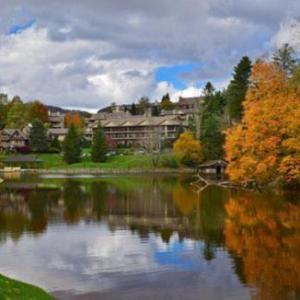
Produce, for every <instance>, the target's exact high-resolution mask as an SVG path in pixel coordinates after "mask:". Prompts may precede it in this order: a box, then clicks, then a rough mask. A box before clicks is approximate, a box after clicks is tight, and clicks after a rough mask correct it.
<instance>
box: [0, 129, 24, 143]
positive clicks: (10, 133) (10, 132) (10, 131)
mask: <svg viewBox="0 0 300 300" xmlns="http://www.w3.org/2000/svg"><path fill="white" fill-rule="evenodd" d="M16 132H17V133H18V134H19V135H20V136H21V137H22V138H23V139H24V140H27V139H28V137H27V135H26V134H25V133H24V132H22V130H21V129H15V128H5V129H3V130H1V132H0V134H1V136H2V138H1V139H2V140H4V139H3V136H5V135H6V136H7V139H10V138H11V137H12V136H13V135H14V134H15V133H16Z"/></svg>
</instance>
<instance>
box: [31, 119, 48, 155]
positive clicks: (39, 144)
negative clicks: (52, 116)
mask: <svg viewBox="0 0 300 300" xmlns="http://www.w3.org/2000/svg"><path fill="white" fill-rule="evenodd" d="M31 125H32V127H31V128H30V133H29V145H30V147H31V149H32V151H34V152H46V151H47V150H48V141H47V131H46V128H45V126H44V124H43V122H42V121H41V120H39V119H34V120H33V121H32V124H31Z"/></svg>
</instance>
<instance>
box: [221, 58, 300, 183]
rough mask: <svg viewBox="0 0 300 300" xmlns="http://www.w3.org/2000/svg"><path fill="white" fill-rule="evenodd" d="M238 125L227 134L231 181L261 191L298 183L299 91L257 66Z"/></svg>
mask: <svg viewBox="0 0 300 300" xmlns="http://www.w3.org/2000/svg"><path fill="white" fill-rule="evenodd" d="M252 81H253V84H252V85H251V87H250V89H249V91H248V93H247V96H246V100H245V103H244V108H245V113H244V117H243V119H242V123H241V124H238V125H236V126H235V127H233V128H232V129H230V130H228V132H227V139H226V145H225V149H226V159H227V160H228V162H229V166H228V169H227V171H228V174H229V176H230V178H231V180H232V181H235V182H240V183H243V184H247V185H249V184H252V185H264V184H267V183H270V182H275V183H277V184H279V183H281V182H282V183H292V182H298V183H299V182H300V130H299V128H300V88H299V86H294V85H291V84H290V80H288V78H287V75H286V73H285V72H284V71H283V70H282V69H280V68H278V67H277V66H276V65H275V64H272V63H267V62H262V61H259V62H257V63H256V64H255V66H254V68H253V71H252Z"/></svg>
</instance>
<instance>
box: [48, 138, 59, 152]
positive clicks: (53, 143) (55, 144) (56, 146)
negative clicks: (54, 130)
mask: <svg viewBox="0 0 300 300" xmlns="http://www.w3.org/2000/svg"><path fill="white" fill-rule="evenodd" d="M50 148H51V149H52V150H57V151H58V152H60V151H61V144H60V141H59V139H58V138H57V137H55V138H54V139H53V140H52V141H51V143H50Z"/></svg>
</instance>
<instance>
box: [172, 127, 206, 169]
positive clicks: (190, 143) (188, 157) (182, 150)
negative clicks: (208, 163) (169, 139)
mask: <svg viewBox="0 0 300 300" xmlns="http://www.w3.org/2000/svg"><path fill="white" fill-rule="evenodd" d="M173 151H174V153H175V156H176V158H177V159H178V161H179V162H180V163H181V164H185V165H194V164H197V163H199V162H201V160H202V158H203V154H202V146H201V144H200V142H199V141H197V140H196V139H195V138H194V137H193V135H192V134H191V133H190V132H184V133H182V134H181V135H180V136H179V138H178V139H177V141H176V142H175V143H174V145H173Z"/></svg>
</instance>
